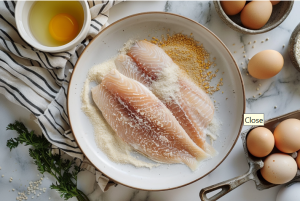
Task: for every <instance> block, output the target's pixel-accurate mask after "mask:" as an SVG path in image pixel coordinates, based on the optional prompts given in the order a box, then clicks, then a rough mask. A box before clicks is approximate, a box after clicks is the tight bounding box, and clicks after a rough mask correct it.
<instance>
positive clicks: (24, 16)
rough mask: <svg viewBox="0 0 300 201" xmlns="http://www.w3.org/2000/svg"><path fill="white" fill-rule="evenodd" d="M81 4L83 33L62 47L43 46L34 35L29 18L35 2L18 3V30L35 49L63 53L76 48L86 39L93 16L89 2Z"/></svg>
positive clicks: (16, 11)
mask: <svg viewBox="0 0 300 201" xmlns="http://www.w3.org/2000/svg"><path fill="white" fill-rule="evenodd" d="M79 2H80V4H81V5H82V8H83V11H84V22H83V26H82V29H81V31H80V32H79V34H78V35H77V36H76V38H74V39H73V40H72V41H71V42H69V43H67V44H65V45H62V46H56V47H49V46H45V45H42V44H41V43H40V42H38V41H37V40H36V39H35V37H34V36H33V35H32V33H31V31H30V28H29V23H28V16H29V13H30V10H31V7H32V5H33V4H34V3H35V1H18V2H17V5H16V10H15V20H16V24H17V29H18V31H19V33H20V35H21V37H22V38H23V39H24V40H25V41H26V42H27V43H28V44H30V45H32V46H33V47H34V48H36V49H38V50H41V51H44V52H63V51H67V50H70V49H72V48H74V47H75V46H76V45H78V44H79V43H80V42H81V41H83V40H84V39H85V37H86V36H87V33H88V31H89V28H90V23H91V14H90V10H89V5H88V3H87V1H86V0H85V1H79Z"/></svg>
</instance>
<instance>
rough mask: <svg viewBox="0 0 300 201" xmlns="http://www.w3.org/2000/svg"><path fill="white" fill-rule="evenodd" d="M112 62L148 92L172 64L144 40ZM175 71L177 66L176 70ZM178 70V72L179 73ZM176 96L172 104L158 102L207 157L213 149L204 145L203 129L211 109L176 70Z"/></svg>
mask: <svg viewBox="0 0 300 201" xmlns="http://www.w3.org/2000/svg"><path fill="white" fill-rule="evenodd" d="M128 55H129V56H130V57H129V56H127V55H119V56H118V58H117V59H116V61H115V64H116V67H117V69H118V70H119V71H120V72H121V73H122V74H124V75H125V76H127V77H130V78H132V79H135V80H137V81H139V82H141V83H143V84H144V85H145V86H147V87H148V88H149V89H151V85H152V83H154V82H156V81H157V80H159V79H160V77H161V76H162V75H161V72H162V71H163V70H164V68H170V67H171V66H172V65H176V64H175V63H174V62H173V61H172V59H171V58H170V57H169V56H168V55H167V54H166V53H165V52H164V50H163V49H161V48H160V47H158V46H156V45H154V44H152V43H149V42H147V41H138V42H137V43H136V44H134V45H133V46H132V47H131V49H130V50H129V51H128ZM178 69H179V67H178ZM179 71H180V70H179ZM178 83H179V88H180V90H179V94H178V96H177V97H176V98H175V99H173V100H172V101H164V100H163V98H161V97H159V98H160V100H161V101H162V102H163V103H164V104H165V105H166V106H167V107H168V108H169V109H170V111H171V112H172V113H173V115H174V116H175V117H176V119H177V120H178V122H179V123H180V125H181V126H182V127H183V129H184V130H185V131H186V133H187V134H188V135H189V136H190V138H191V139H192V140H193V141H194V142H195V143H196V144H197V145H198V146H199V147H201V148H202V149H203V150H204V151H206V152H207V153H208V154H210V155H211V156H214V155H215V154H216V151H215V149H214V148H213V147H212V146H211V145H210V144H208V143H207V142H206V134H205V133H204V130H205V128H206V127H207V126H208V125H209V123H210V122H211V121H212V119H213V116H214V106H213V103H212V101H211V100H210V98H209V96H208V95H207V94H206V93H205V92H204V91H203V90H202V89H201V88H199V87H198V86H196V85H195V83H194V82H193V81H191V80H190V79H189V78H188V76H187V75H186V74H185V73H184V72H182V71H180V75H179V76H178Z"/></svg>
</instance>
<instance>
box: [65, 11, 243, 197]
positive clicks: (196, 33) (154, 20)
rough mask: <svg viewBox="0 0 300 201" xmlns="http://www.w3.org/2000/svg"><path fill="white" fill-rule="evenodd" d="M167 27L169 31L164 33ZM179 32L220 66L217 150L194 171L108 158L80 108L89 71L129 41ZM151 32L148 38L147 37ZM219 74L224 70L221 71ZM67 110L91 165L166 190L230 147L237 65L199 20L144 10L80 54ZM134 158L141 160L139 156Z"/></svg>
mask: <svg viewBox="0 0 300 201" xmlns="http://www.w3.org/2000/svg"><path fill="white" fill-rule="evenodd" d="M168 30H169V32H168ZM167 33H170V34H172V33H183V34H188V35H190V34H191V33H193V37H194V38H195V39H196V40H197V41H200V42H201V43H202V44H203V46H204V47H205V49H206V50H207V51H208V52H209V53H210V56H211V58H213V57H216V63H217V66H216V67H215V68H213V70H217V69H219V71H220V73H218V75H217V77H216V78H215V79H214V81H213V82H212V84H217V83H218V82H219V80H220V78H223V83H224V85H223V86H222V87H221V90H220V91H219V92H216V93H215V94H213V96H212V99H213V100H216V102H217V107H218V109H217V111H216V112H215V116H216V117H217V118H218V119H219V120H220V121H221V122H222V125H221V126H220V132H219V134H220V136H219V138H218V139H217V140H216V141H215V142H214V147H215V148H216V150H217V151H218V152H219V154H218V155H217V156H215V157H214V158H212V159H210V160H208V161H205V162H203V163H202V164H201V165H200V167H199V168H198V169H197V170H195V171H194V172H193V171H191V170H190V169H189V168H188V167H187V166H186V165H183V164H172V165H168V164H161V165H160V166H159V167H157V168H152V169H151V170H149V169H147V168H136V167H134V166H132V165H128V164H118V163H115V162H113V161H111V160H110V159H109V158H108V157H107V156H106V154H105V153H104V152H102V151H101V150H100V149H99V148H98V147H97V145H96V143H95V137H94V129H93V126H92V124H91V122H90V120H89V118H88V117H87V116H86V115H85V114H84V112H83V111H82V109H81V107H82V102H81V97H80V95H81V92H82V89H83V86H84V82H85V80H86V78H87V74H88V72H89V70H90V69H91V68H92V67H93V66H94V65H96V64H99V63H102V62H104V61H106V60H108V59H110V58H112V57H113V56H115V55H116V54H118V49H120V48H122V47H123V44H124V43H125V42H126V41H128V40H129V39H145V38H147V39H151V37H152V36H154V37H156V38H160V37H161V35H162V34H164V35H166V34H167ZM149 34H150V36H149ZM222 72H224V74H222ZM67 103H68V114H69V118H70V124H71V128H72V130H73V134H74V136H75V138H76V141H77V143H78V145H79V146H80V148H81V150H82V152H83V153H84V154H85V156H86V157H87V158H88V159H89V160H90V161H91V163H92V164H94V166H95V167H96V168H98V169H99V170H100V171H101V172H102V173H104V174H105V175H106V176H108V177H109V178H111V179H112V180H113V181H116V182H117V183H120V184H123V185H125V186H129V187H132V188H136V189H142V190H150V191H154V190H155V191H156V190H170V189H174V188H179V187H182V186H185V185H188V184H190V183H192V182H195V181H197V180H199V179H201V178H203V177H204V176H206V175H207V174H209V173H210V172H212V171H213V170H214V169H215V168H217V167H218V166H219V165H220V164H221V163H222V162H223V161H224V159H225V158H226V157H227V156H228V154H229V153H230V151H231V150H232V148H233V147H234V145H235V143H236V141H237V139H238V136H239V134H240V131H241V129H242V126H243V114H244V112H245V92H244V84H243V81H242V77H241V74H240V72H239V69H238V66H237V64H236V62H235V60H234V58H233V56H232V55H231V53H230V51H229V50H228V49H227V47H226V46H225V45H224V43H223V42H222V41H221V40H220V39H219V38H218V37H217V36H216V35H214V34H213V33H212V32H211V31H209V30H208V29H207V28H205V27H204V26H202V25H201V24H199V23H197V22H195V21H193V20H191V19H188V18H185V17H183V16H179V15H176V14H171V13H164V12H149V13H139V14H136V15H132V16H128V17H125V18H123V19H121V20H119V21H117V22H115V23H113V24H111V25H110V26H108V27H107V28H105V29H103V30H102V31H101V32H100V33H99V34H98V35H97V36H96V37H95V38H94V39H93V41H92V42H91V43H89V45H88V46H87V47H86V49H85V50H84V52H83V53H82V54H81V56H80V58H79V59H78V61H77V64H76V66H75V68H74V71H73V73H72V78H71V80H70V84H69V90H68V101H67ZM139 159H141V160H145V161H146V158H145V157H143V156H142V155H139Z"/></svg>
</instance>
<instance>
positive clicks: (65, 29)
mask: <svg viewBox="0 0 300 201" xmlns="http://www.w3.org/2000/svg"><path fill="white" fill-rule="evenodd" d="M15 18H16V24H17V28H18V31H19V33H20V35H21V37H22V38H23V39H24V40H25V41H26V42H27V43H29V44H30V45H32V46H33V47H35V48H36V49H39V50H41V51H45V52H61V51H66V50H70V49H72V48H74V47H75V46H76V45H77V44H79V43H80V42H81V41H82V40H84V38H85V37H86V35H87V33H88V30H89V27H90V22H91V15H90V11H89V6H88V4H87V2H86V1H19V2H18V3H17V6H16V14H15Z"/></svg>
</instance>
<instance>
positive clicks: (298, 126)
mask: <svg viewBox="0 0 300 201" xmlns="http://www.w3.org/2000/svg"><path fill="white" fill-rule="evenodd" d="M274 138H275V146H276V147H277V149H279V150H280V151H282V152H284V153H293V152H295V151H298V150H299V149H300V120H298V119H287V120H284V121H283V122H281V123H280V124H278V126H277V127H276V128H275V130H274Z"/></svg>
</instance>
